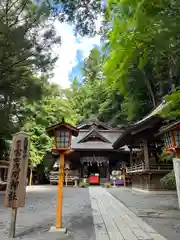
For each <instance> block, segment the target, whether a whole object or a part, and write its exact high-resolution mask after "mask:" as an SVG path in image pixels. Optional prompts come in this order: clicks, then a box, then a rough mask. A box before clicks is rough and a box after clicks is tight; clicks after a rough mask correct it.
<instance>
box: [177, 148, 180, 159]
mask: <svg viewBox="0 0 180 240" xmlns="http://www.w3.org/2000/svg"><path fill="white" fill-rule="evenodd" d="M176 157H177V158H180V148H176Z"/></svg>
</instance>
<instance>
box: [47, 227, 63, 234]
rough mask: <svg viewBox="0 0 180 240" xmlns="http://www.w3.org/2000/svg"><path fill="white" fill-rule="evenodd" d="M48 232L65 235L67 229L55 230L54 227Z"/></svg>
mask: <svg viewBox="0 0 180 240" xmlns="http://www.w3.org/2000/svg"><path fill="white" fill-rule="evenodd" d="M49 232H51V233H60V234H62V235H65V234H66V233H67V228H56V227H54V226H52V227H51V228H50V229H49Z"/></svg>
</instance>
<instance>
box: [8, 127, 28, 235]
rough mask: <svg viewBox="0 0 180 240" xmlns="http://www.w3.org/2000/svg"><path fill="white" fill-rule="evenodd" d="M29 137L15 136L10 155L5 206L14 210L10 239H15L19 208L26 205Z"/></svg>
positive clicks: (20, 133)
mask: <svg viewBox="0 0 180 240" xmlns="http://www.w3.org/2000/svg"><path fill="white" fill-rule="evenodd" d="M28 150H29V136H28V134H27V133H24V132H19V133H16V134H14V135H13V139H12V147H11V153H10V167H9V171H8V182H7V188H6V193H5V200H4V206H5V207H7V208H12V215H11V222H10V229H9V237H11V238H14V237H15V228H16V215H17V209H18V208H19V207H24V205H25V195H26V176H27V168H28Z"/></svg>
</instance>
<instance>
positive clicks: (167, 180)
mask: <svg viewBox="0 0 180 240" xmlns="http://www.w3.org/2000/svg"><path fill="white" fill-rule="evenodd" d="M160 182H161V185H162V187H163V188H165V189H175V188H176V179H175V175H174V170H173V171H171V172H170V173H168V174H166V175H165V176H164V177H163V178H161V180H160Z"/></svg>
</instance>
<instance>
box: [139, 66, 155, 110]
mask: <svg viewBox="0 0 180 240" xmlns="http://www.w3.org/2000/svg"><path fill="white" fill-rule="evenodd" d="M142 73H143V75H144V79H145V84H146V86H147V89H148V90H149V93H150V96H151V100H152V103H153V107H154V108H156V98H155V94H154V92H153V90H152V86H151V82H150V80H149V79H148V78H147V77H146V74H145V73H144V71H143V70H142Z"/></svg>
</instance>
